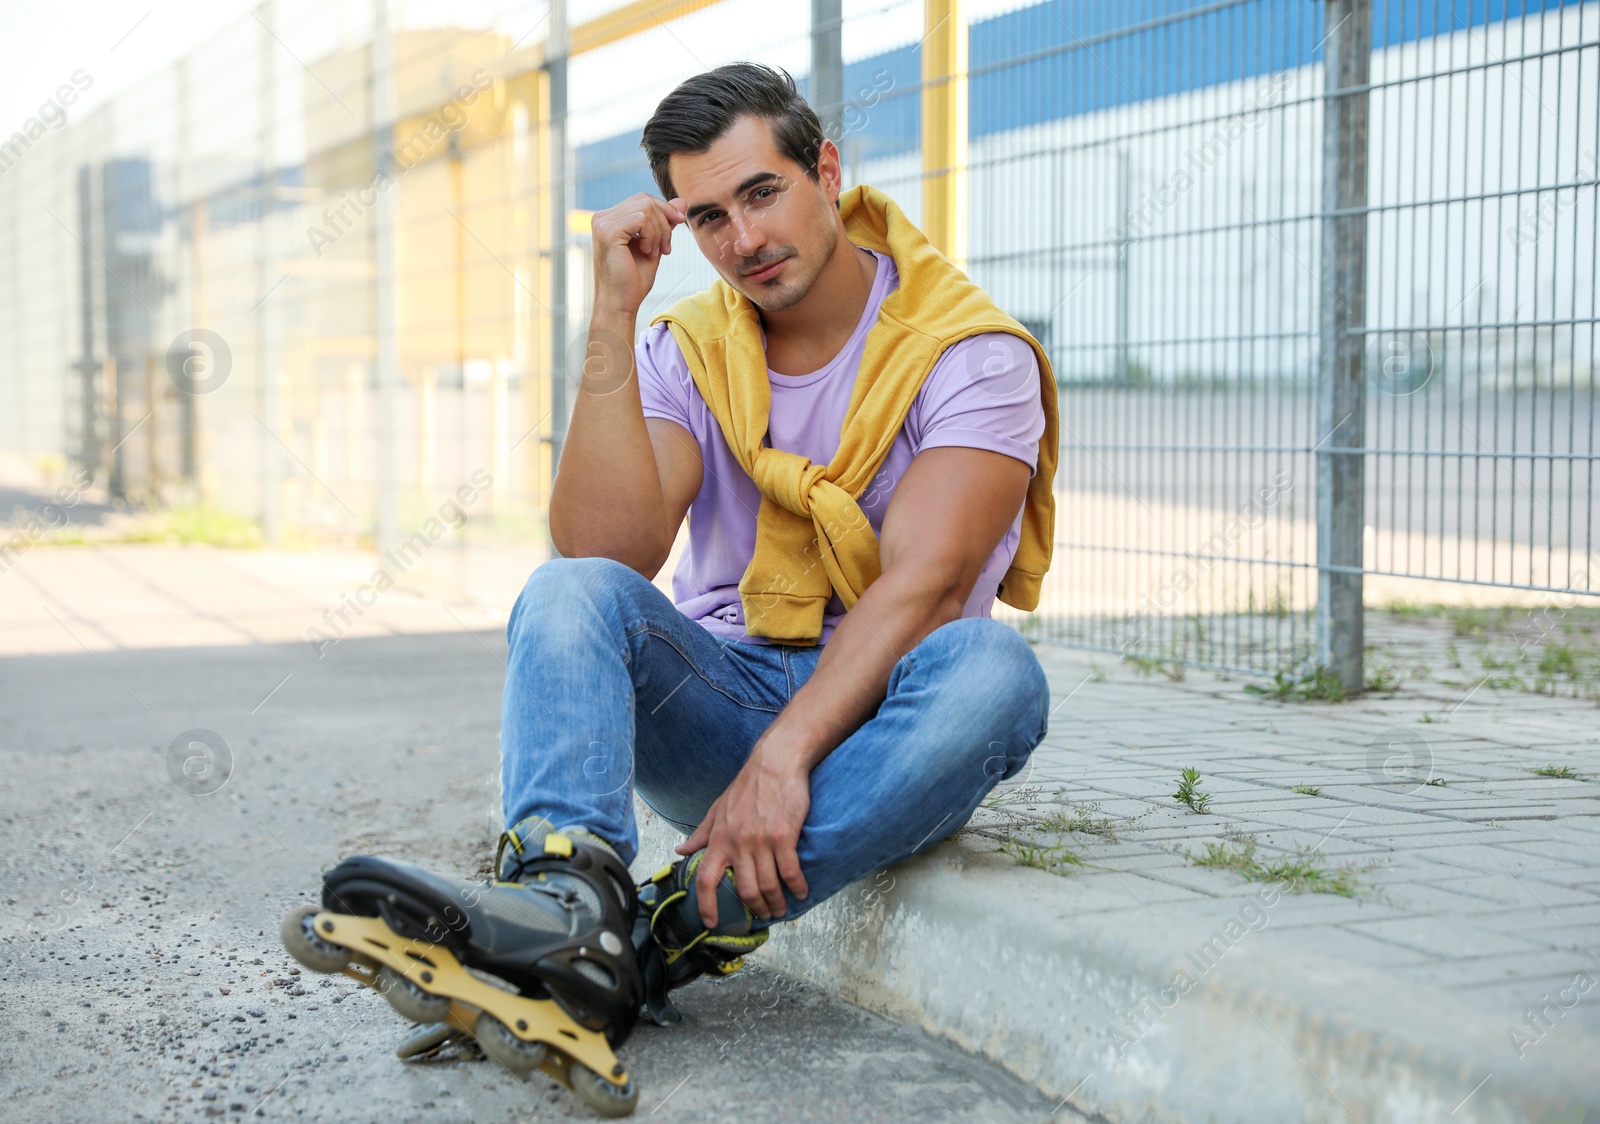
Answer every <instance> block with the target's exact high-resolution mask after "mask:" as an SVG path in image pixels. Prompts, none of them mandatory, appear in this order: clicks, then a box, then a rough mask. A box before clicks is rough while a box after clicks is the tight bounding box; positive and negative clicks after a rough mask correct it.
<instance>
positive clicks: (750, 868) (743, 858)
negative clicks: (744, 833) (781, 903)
mask: <svg viewBox="0 0 1600 1124" xmlns="http://www.w3.org/2000/svg"><path fill="white" fill-rule="evenodd" d="M733 885H734V888H735V889H736V890H737V891H738V892H739V898H740V900H742V901H743V902H744V904H745V905H747V906H749V907H750V910H751V912H752V913H754V914H755V915H756V916H757V917H765V916H766V915H767V901H766V899H765V898H763V897H762V896H761V881H760V878H759V877H758V876H757V875H756V864H755V859H754V858H753V857H752V856H750V855H740V856H738V857H737V858H735V859H734V860H733Z"/></svg>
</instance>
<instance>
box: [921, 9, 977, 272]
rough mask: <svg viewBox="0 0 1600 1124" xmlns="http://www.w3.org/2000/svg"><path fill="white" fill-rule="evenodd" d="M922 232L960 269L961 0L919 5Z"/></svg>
mask: <svg viewBox="0 0 1600 1124" xmlns="http://www.w3.org/2000/svg"><path fill="white" fill-rule="evenodd" d="M922 10H923V31H924V37H923V40H922V229H923V231H924V232H925V233H926V234H927V235H928V240H929V241H930V242H932V243H933V244H934V246H936V247H937V248H938V249H939V252H940V253H942V254H944V256H945V257H947V258H949V259H950V260H951V261H952V262H954V263H955V264H956V265H957V266H958V267H965V265H966V257H967V246H966V206H967V199H966V179H967V24H966V17H965V16H964V14H963V13H962V11H961V0H923V9H922Z"/></svg>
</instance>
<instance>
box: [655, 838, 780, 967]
mask: <svg viewBox="0 0 1600 1124" xmlns="http://www.w3.org/2000/svg"><path fill="white" fill-rule="evenodd" d="M704 854H705V852H703V851H702V852H700V853H698V854H696V855H694V856H693V857H692V858H690V859H689V860H688V861H687V862H681V861H680V862H676V863H669V864H668V865H666V866H664V867H662V868H661V869H660V870H658V871H656V872H655V874H653V875H651V877H650V881H649V883H647V884H646V885H648V886H651V887H653V888H654V891H655V895H658V896H659V899H660V900H659V901H654V902H650V903H645V904H648V906H649V908H650V938H651V940H652V941H653V942H654V943H655V945H656V947H657V948H659V949H660V950H661V953H662V956H663V958H664V960H665V961H666V963H667V965H669V966H673V965H676V964H677V963H678V961H680V960H682V959H683V958H684V957H685V956H688V955H689V954H690V953H692V952H694V951H696V950H697V949H698V950H700V951H701V952H702V953H703V956H701V957H696V958H695V959H696V960H697V961H703V963H700V964H699V965H698V966H699V967H702V968H703V969H705V970H708V971H715V972H717V973H718V974H720V975H729V974H731V973H733V972H736V971H738V969H739V968H740V966H741V965H742V964H743V962H744V954H745V953H747V952H754V951H755V950H756V949H758V948H760V947H761V946H762V945H764V944H766V943H767V932H766V930H765V929H763V930H760V931H758V932H755V933H750V932H745V933H739V932H724V931H722V930H723V929H724V928H725V927H727V926H732V927H734V928H737V927H738V926H740V925H744V926H748V925H749V924H750V922H751V921H752V920H753V919H754V917H755V914H753V913H751V912H750V907H749V906H747V905H745V904H744V902H743V900H741V899H739V898H738V897H737V894H736V885H735V882H734V877H733V871H731V870H728V871H724V872H723V875H722V880H721V882H719V883H718V886H717V913H718V918H719V922H718V925H717V927H716V928H715V929H707V928H706V927H705V926H704V924H702V923H701V921H700V914H699V910H698V909H697V908H692V903H690V901H689V895H690V890H691V889H692V887H693V886H694V879H695V875H696V873H698V871H699V869H700V859H701V858H702V857H703V855H704ZM724 887H726V888H727V889H728V890H729V891H735V892H734V893H729V894H723V893H722V890H723V888H724ZM729 897H731V898H733V901H732V902H729V901H726V900H725V899H726V898H729ZM730 905H737V907H738V909H739V912H740V913H741V914H742V915H743V916H742V917H740V918H739V919H738V920H737V921H732V922H730V921H728V920H727V919H726V918H727V914H728V910H729V906H730ZM696 929H698V932H695V931H694V930H696Z"/></svg>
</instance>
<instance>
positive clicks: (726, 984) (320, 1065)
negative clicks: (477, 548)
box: [0, 554, 1077, 1122]
mask: <svg viewBox="0 0 1600 1124" xmlns="http://www.w3.org/2000/svg"><path fill="white" fill-rule="evenodd" d="M34 562H38V563H40V564H44V563H45V558H44V556H43V555H42V554H41V555H39V556H37V557H36V558H33V559H30V564H32V563H34ZM63 627H66V625H65V623H63ZM503 657H504V641H503V637H502V636H501V635H500V634H498V633H496V632H468V631H465V630H458V631H455V632H453V633H439V634H424V635H407V636H395V637H388V638H377V639H361V638H346V639H344V640H343V641H342V642H341V643H340V644H338V645H337V646H333V647H329V648H327V649H326V652H325V656H324V658H321V659H318V658H317V656H316V654H315V649H313V648H312V646H311V645H309V644H306V643H295V644H254V645H241V646H233V647H229V646H213V647H202V648H184V647H171V648H161V647H156V648H145V649H142V650H127V649H124V650H104V649H102V650H100V651H97V652H91V651H89V650H87V649H80V650H78V651H77V652H76V653H59V654H50V655H27V654H19V655H8V656H6V657H4V658H0V770H3V772H0V777H3V781H0V870H3V879H4V890H3V891H0V900H3V901H4V905H5V912H4V921H3V924H0V938H3V940H0V959H3V960H4V962H5V964H6V968H5V971H6V976H7V978H8V983H9V986H7V987H5V988H3V989H0V1025H3V1026H4V1027H5V1032H4V1034H0V1097H3V1098H4V1101H3V1103H4V1105H5V1107H4V1109H0V1115H4V1116H5V1117H7V1118H8V1119H15V1120H115V1119H142V1120H188V1119H215V1118H219V1117H220V1118H226V1119H234V1118H241V1117H244V1116H261V1117H275V1118H295V1119H309V1120H341V1121H363V1120H370V1121H385V1122H387V1121H395V1120H424V1121H427V1120H440V1121H444V1120H467V1119H472V1120H565V1119H594V1118H595V1117H593V1116H592V1115H590V1114H589V1113H588V1111H587V1110H586V1109H585V1108H584V1107H583V1106H582V1105H580V1104H579V1103H578V1102H577V1101H576V1100H575V1099H574V1098H573V1097H572V1096H571V1095H570V1094H569V1093H567V1092H566V1091H565V1090H562V1089H560V1088H559V1087H557V1086H556V1085H555V1084H554V1082H552V1081H550V1080H549V1079H548V1078H546V1077H544V1076H543V1075H542V1074H537V1073H536V1074H535V1075H534V1076H533V1077H532V1078H530V1079H528V1080H527V1081H525V1082H524V1081H519V1080H517V1079H516V1078H514V1077H513V1076H512V1075H510V1074H509V1073H508V1072H507V1071H505V1070H503V1069H501V1068H499V1067H498V1066H497V1065H496V1064H495V1063H493V1062H488V1061H483V1060H461V1059H455V1060H440V1061H436V1062H429V1063H421V1064H416V1063H402V1062H400V1061H398V1060H396V1059H395V1058H394V1056H393V1050H394V1048H395V1047H396V1046H397V1045H398V1044H399V1042H400V1041H401V1040H402V1039H403V1038H404V1037H405V1036H406V1034H407V1032H408V1027H407V1026H406V1024H404V1023H403V1021H402V1020H401V1019H400V1018H399V1016H397V1015H396V1014H394V1013H393V1012H392V1011H391V1010H390V1009H389V1007H388V1005H387V1004H386V1003H385V1002H384V1001H383V1000H382V999H381V998H380V997H379V996H377V995H376V994H374V993H372V992H370V991H368V990H367V989H364V988H362V987H360V986H359V985H357V984H355V983H354V981H350V980H348V979H346V978H344V977H318V976H315V975H313V974H312V973H310V972H303V971H300V970H298V967H297V965H295V964H294V962H293V961H292V960H291V959H290V958H289V957H288V956H287V954H286V953H284V952H283V950H282V948H281V947H280V945H279V943H278V938H277V928H278V924H279V921H280V920H281V918H282V917H283V915H284V914H285V913H286V912H288V911H289V910H290V909H291V908H293V907H294V906H296V905H298V904H301V903H305V902H310V901H313V900H315V896H316V892H317V889H318V887H319V884H320V878H319V874H320V871H321V870H323V869H325V868H326V867H328V866H331V865H332V864H333V863H334V862H335V861H337V859H338V858H340V857H341V856H344V855H348V854H353V853H359V852H363V851H366V852H373V853H381V854H391V855H395V856H398V857H404V858H408V859H411V860H413V861H418V862H421V863H423V864H425V865H428V866H430V867H432V868H434V869H439V870H445V871H453V872H455V873H458V874H462V875H466V876H474V875H476V874H478V873H479V872H480V871H481V870H484V869H486V860H487V855H486V850H485V839H486V837H487V833H488V831H489V830H490V828H489V824H488V823H487V816H486V810H487V808H488V806H489V801H490V799H491V797H490V786H491V785H492V783H493V775H494V770H495V767H496V763H497V759H498V748H497V728H498V714H499V697H500V690H501V684H502V682H503V677H504V669H503V666H502V663H501V661H502V659H503ZM206 746H209V747H210V748H209V750H207V749H206V748H205V747H206ZM984 954H985V953H984V950H981V949H974V950H973V955H974V956H981V955H984ZM680 1006H681V1007H682V1009H683V1010H684V1012H685V1015H686V1021H685V1023H684V1024H682V1025H680V1026H679V1027H676V1028H672V1029H660V1028H654V1027H641V1028H640V1030H638V1031H637V1032H636V1033H635V1035H634V1036H633V1038H632V1039H630V1040H629V1042H628V1043H627V1044H626V1045H625V1046H624V1047H623V1049H622V1058H623V1060H624V1061H625V1062H626V1064H627V1065H628V1066H629V1068H630V1070H631V1071H632V1072H633V1074H634V1077H635V1080H636V1081H637V1082H638V1083H639V1085H640V1088H641V1095H640V1099H639V1105H638V1109H637V1116H638V1117H639V1118H649V1119H651V1120H652V1121H654V1120H661V1121H689V1120H710V1119H716V1120H724V1119H729V1118H747V1119H748V1118H755V1119H768V1118H781V1119H786V1120H801V1121H829V1122H836V1121H841V1120H848V1121H889V1120H910V1119H915V1120H943V1119H951V1120H995V1121H1014V1120H1018V1121H1020V1120H1027V1121H1035V1120H1046V1119H1052V1118H1053V1113H1054V1112H1059V1111H1060V1110H1059V1108H1058V1106H1055V1105H1053V1104H1052V1103H1051V1102H1050V1101H1049V1100H1047V1099H1045V1098H1044V1097H1043V1096H1041V1095H1040V1094H1039V1093H1038V1092H1036V1091H1035V1090H1034V1089H1032V1088H1031V1087H1029V1086H1026V1085H1024V1084H1023V1083H1021V1082H1019V1081H1018V1080H1016V1079H1015V1078H1013V1077H1011V1076H1010V1075H1008V1074H1006V1073H1005V1072H1003V1071H1002V1070H1001V1069H999V1068H998V1067H997V1066H995V1065H993V1064H991V1063H989V1062H986V1061H981V1060H979V1059H977V1058H975V1057H974V1056H972V1055H970V1054H968V1053H966V1052H964V1051H963V1050H961V1049H959V1048H958V1047H956V1046H954V1045H953V1044H951V1043H948V1042H945V1041H942V1040H938V1039H935V1038H934V1037H932V1036H930V1035H928V1034H926V1033H924V1032H923V1031H922V1030H920V1029H918V1028H915V1027H908V1026H899V1025H895V1024H893V1023H891V1022H888V1021H886V1020H884V1019H882V1018H879V1017H877V1016H874V1015H869V1014H867V1013H866V1012H864V1011H862V1010H860V1009H858V1008H855V1007H853V1006H850V1005H849V1004H846V1003H844V1002H841V1001H840V1000H838V999H835V998H833V997H831V996H830V995H828V994H826V993H823V992H821V991H819V990H817V989H815V988H813V987H811V986H808V985H805V984H802V983H800V982H798V981H796V980H794V979H791V978H789V977H785V976H781V975H779V974H777V973H775V972H772V971H769V970H764V969H762V968H761V967H760V965H759V958H756V959H755V960H754V961H753V962H752V967H751V968H750V969H748V970H747V971H745V972H741V973H739V974H738V975H735V976H733V977H731V978H730V979H727V980H724V981H718V982H716V983H711V982H707V981H701V982H699V983H696V984H694V985H691V986H690V987H689V988H687V989H685V990H684V991H683V992H682V993H681V995H680ZM1054 1118H1058V1119H1059V1118H1060V1117H1054ZM1074 1119H1077V1117H1074Z"/></svg>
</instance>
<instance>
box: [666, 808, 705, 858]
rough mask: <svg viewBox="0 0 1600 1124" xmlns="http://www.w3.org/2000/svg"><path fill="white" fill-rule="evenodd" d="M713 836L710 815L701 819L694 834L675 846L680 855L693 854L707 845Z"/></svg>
mask: <svg viewBox="0 0 1600 1124" xmlns="http://www.w3.org/2000/svg"><path fill="white" fill-rule="evenodd" d="M710 838H711V817H710V816H709V815H708V816H706V818H705V819H703V820H701V821H700V826H699V827H697V828H695V829H694V834H693V835H691V836H689V838H687V839H685V840H684V841H683V842H682V843H679V844H678V845H677V846H676V847H674V848H673V850H674V851H677V852H678V854H680V855H692V854H694V853H695V852H696V851H698V850H699V849H700V848H701V847H704V846H705V845H706V842H707V840H709V839H710Z"/></svg>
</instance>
